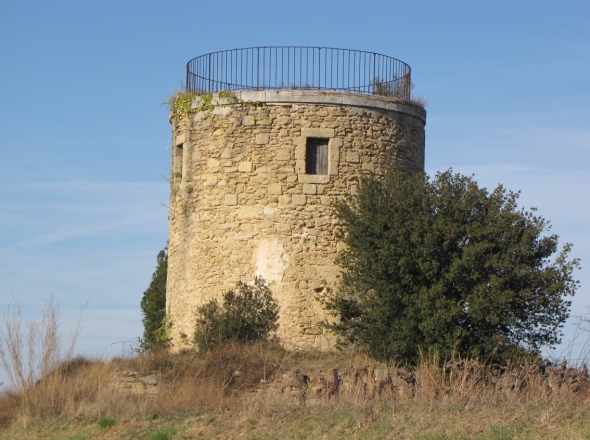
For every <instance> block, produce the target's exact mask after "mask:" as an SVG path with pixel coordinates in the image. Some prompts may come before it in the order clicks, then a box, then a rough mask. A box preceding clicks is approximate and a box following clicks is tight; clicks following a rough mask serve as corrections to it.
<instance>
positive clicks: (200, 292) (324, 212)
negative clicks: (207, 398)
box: [167, 90, 426, 349]
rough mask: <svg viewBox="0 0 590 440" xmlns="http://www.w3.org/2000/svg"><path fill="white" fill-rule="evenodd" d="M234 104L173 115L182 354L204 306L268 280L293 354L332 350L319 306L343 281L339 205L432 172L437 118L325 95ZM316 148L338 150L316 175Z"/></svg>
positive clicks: (258, 97) (276, 94) (176, 323)
mask: <svg viewBox="0 0 590 440" xmlns="http://www.w3.org/2000/svg"><path fill="white" fill-rule="evenodd" d="M226 95H227V94H224V97H221V98H220V97H219V95H217V94H214V95H213V100H212V104H213V105H212V107H211V106H210V108H208V109H207V110H203V111H198V112H196V113H192V114H189V115H187V116H185V117H184V118H182V119H180V120H178V121H176V120H175V118H174V114H171V119H170V121H171V124H172V130H173V144H172V149H173V151H172V173H171V194H170V217H169V222H170V223H169V243H168V284H167V308H168V311H169V315H170V319H171V322H172V329H171V332H172V337H173V343H174V346H175V347H177V348H181V347H182V341H183V340H186V337H188V338H189V339H190V337H191V336H192V334H193V333H194V314H195V311H196V308H197V307H198V306H199V305H202V304H203V303H205V302H207V301H209V300H211V299H212V298H218V297H220V295H221V294H222V293H224V292H225V291H227V290H228V289H229V288H233V287H235V285H236V283H237V282H238V281H244V282H251V281H253V279H254V277H255V276H261V277H263V278H264V279H265V280H266V281H267V282H268V284H269V287H270V289H271V290H272V293H273V296H274V297H275V298H276V299H277V300H278V302H279V305H280V319H279V330H278V334H277V336H278V337H279V338H280V340H281V342H282V344H283V345H284V346H285V347H287V348H298V349H306V348H316V349H330V348H333V347H334V343H335V340H334V337H333V336H332V335H330V334H326V333H325V332H324V330H323V329H322V327H321V326H320V325H319V324H320V323H321V322H322V321H324V320H325V319H328V318H329V317H328V316H327V314H326V313H325V311H324V310H323V308H322V305H321V303H320V302H319V301H318V300H317V297H318V296H319V295H322V294H323V293H325V292H326V289H328V288H337V286H338V281H339V278H340V272H339V269H338V267H337V266H336V265H335V263H334V259H335V257H336V255H337V253H338V252H339V251H340V250H341V246H342V244H341V243H339V242H338V240H337V238H336V235H335V231H336V230H337V228H338V222H337V220H336V218H335V216H334V213H333V204H334V202H336V201H338V200H343V199H344V198H345V197H347V196H349V195H351V194H352V195H354V194H355V191H356V188H357V185H358V182H359V178H360V177H361V176H363V175H369V174H378V175H379V174H382V173H383V172H384V170H385V169H386V168H387V167H388V166H391V164H392V163H397V165H398V166H399V167H400V168H402V169H405V170H407V171H408V172H416V171H423V170H424V126H425V122H426V112H425V111H424V109H423V108H422V107H420V106H416V105H412V104H409V103H404V102H401V101H399V100H398V99H396V98H393V97H386V96H378V95H362V94H353V93H339V92H329V91H320V90H280V91H250V92H235V93H233V94H232V96H231V97H230V98H228V97H227V96H226ZM201 99H202V98H196V99H195V102H194V103H193V108H195V109H198V108H200V106H201V101H200V100H201ZM310 139H311V140H312V142H311V144H310ZM313 141H319V142H320V143H321V142H325V144H327V148H326V149H325V151H323V152H322V153H321V154H326V157H325V158H322V160H325V161H326V162H327V167H325V168H323V169H322V170H321V171H320V172H316V171H315V170H312V171H311V172H310V165H309V163H308V162H309V161H310V160H312V158H311V157H309V156H310V154H311V153H310V151H312V150H310V148H313V147H310V146H309V145H313ZM313 154H316V152H315V151H314V152H313ZM317 154H320V153H317ZM313 160H315V159H313ZM318 160H319V159H318ZM184 335H186V337H185V336H184Z"/></svg>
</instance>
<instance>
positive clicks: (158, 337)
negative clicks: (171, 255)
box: [140, 249, 170, 350]
mask: <svg viewBox="0 0 590 440" xmlns="http://www.w3.org/2000/svg"><path fill="white" fill-rule="evenodd" d="M167 276H168V253H167V249H163V250H161V251H160V252H159V253H158V257H157V265H156V270H155V271H154V274H153V275H152V281H151V283H150V285H149V287H148V288H147V290H146V291H145V292H144V293H143V297H142V298H141V313H142V315H143V318H142V322H143V338H141V340H140V345H141V348H142V349H144V350H150V349H152V348H155V347H167V346H168V345H169V343H170V337H169V335H168V327H169V323H168V321H167V316H166V278H167Z"/></svg>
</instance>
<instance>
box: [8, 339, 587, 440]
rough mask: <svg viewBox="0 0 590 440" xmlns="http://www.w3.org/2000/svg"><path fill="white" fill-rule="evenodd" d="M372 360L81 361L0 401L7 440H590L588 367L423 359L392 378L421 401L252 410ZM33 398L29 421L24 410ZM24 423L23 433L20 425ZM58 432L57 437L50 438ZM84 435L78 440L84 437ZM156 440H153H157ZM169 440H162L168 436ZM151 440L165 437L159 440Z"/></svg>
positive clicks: (291, 356)
mask: <svg viewBox="0 0 590 440" xmlns="http://www.w3.org/2000/svg"><path fill="white" fill-rule="evenodd" d="M370 363H372V364H375V362H374V361H372V360H371V359H369V358H367V357H366V356H363V355H351V354H348V355H346V354H342V353H340V354H322V353H288V352H286V351H285V350H283V349H282V348H280V347H279V346H277V345H273V344H253V345H232V346H227V347H224V348H219V349H217V350H215V351H211V352H208V353H206V354H203V355H199V354H197V353H195V352H185V353H182V354H178V353H177V354H174V353H169V352H167V351H157V352H151V353H147V354H142V355H139V356H137V357H135V358H133V359H127V360H121V359H115V360H112V361H110V362H105V361H89V360H87V359H83V358H77V359H72V360H70V361H68V362H65V363H63V364H60V365H59V367H58V368H56V369H55V370H54V371H53V372H52V373H51V374H50V375H48V376H47V377H44V378H43V379H42V380H40V381H38V382H37V383H36V384H35V385H34V386H33V387H32V388H31V389H29V390H27V393H26V394H23V393H20V392H15V393H7V394H4V395H3V396H2V397H1V398H0V421H1V422H2V424H3V428H4V434H3V435H4V436H5V437H6V438H59V436H58V437H55V435H54V431H55V425H61V426H64V427H66V429H68V432H72V433H79V435H80V436H79V437H76V436H74V437H71V438H135V437H138V438H150V435H152V433H156V432H160V431H158V430H161V432H170V433H171V432H174V433H175V434H173V435H172V434H171V436H169V437H165V436H164V437H162V438H193V437H197V436H204V437H206V438H228V437H237V436H242V437H245V438H277V437H284V438H286V439H288V438H311V437H314V438H339V437H351V438H424V439H427V438H428V439H444V438H482V439H487V438H490V439H492V438H494V439H495V438H498V439H500V438H502V439H504V438H588V437H585V436H586V435H590V427H589V426H588V423H587V422H586V420H590V419H589V418H588V416H589V415H590V414H589V413H590V411H589V410H590V406H589V403H590V399H589V395H590V394H589V391H590V379H589V376H588V373H587V371H586V370H585V368H583V367H581V368H570V367H567V365H563V366H557V367H549V368H547V369H542V368H540V367H539V366H538V365H536V364H531V365H519V366H504V367H497V366H487V365H480V364H477V363H475V362H470V361H456V362H447V363H444V364H443V363H441V362H439V360H437V359H436V358H429V359H424V360H423V362H422V363H421V364H420V365H419V367H418V368H417V369H416V370H415V371H413V372H409V371H404V370H401V369H395V368H393V369H392V370H393V371H397V374H398V375H400V376H403V377H404V378H405V379H406V380H407V381H408V383H409V384H411V385H412V390H413V394H412V395H407V396H406V397H403V398H402V397H399V396H397V397H396V395H395V394H388V395H387V396H388V397H384V398H378V397H375V396H369V395H367V394H364V395H363V394H362V393H348V394H346V393H344V392H341V393H340V394H339V395H332V396H328V397H327V398H326V399H324V400H322V401H321V402H320V403H318V404H316V405H314V406H309V404H308V405H301V404H300V403H299V401H297V400H296V399H295V400H294V399H293V398H292V395H291V396H288V395H281V394H279V395H274V396H273V397H272V399H266V400H265V399H262V400H261V399H254V398H253V396H254V395H253V394H252V393H251V391H252V390H253V389H255V388H256V387H257V386H260V383H261V381H262V382H265V381H267V382H268V381H272V380H273V378H275V377H279V376H282V375H283V374H286V375H293V374H295V373H294V372H295V371H297V370H299V371H312V370H313V371H317V370H319V369H323V370H324V371H331V368H333V367H340V368H343V367H351V366H357V367H361V366H363V365H367V364H370ZM130 370H132V371H136V372H137V373H138V374H139V375H148V374H155V375H157V376H158V377H159V381H160V384H159V389H158V393H157V394H156V395H155V396H153V397H148V396H146V395H131V394H125V393H121V392H120V391H119V392H116V391H115V388H114V378H115V377H116V376H117V374H120V373H121V372H123V371H130ZM25 399H28V401H29V403H28V405H29V406H28V408H29V410H30V411H29V412H28V413H24V412H23V411H22V405H23V404H24V400H25ZM23 422H24V423H23ZM50 427H51V428H50ZM76 435H78V434H76ZM154 435H155V434H154ZM162 435H164V434H162ZM154 438H158V437H157V436H155V437H154Z"/></svg>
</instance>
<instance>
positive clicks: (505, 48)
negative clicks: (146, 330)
mask: <svg viewBox="0 0 590 440" xmlns="http://www.w3.org/2000/svg"><path fill="white" fill-rule="evenodd" d="M589 16H590V3H589V2H587V1H568V0H564V1H562V2H560V3H559V4H558V3H557V2H555V1H553V2H549V1H539V0H536V1H518V2H515V1H488V2H483V1H481V2H479V1H452V0H450V1H444V2H443V1H420V2H408V1H404V2H399V1H391V0H388V1H385V0H382V1H374V0H366V1H363V2H353V1H348V0H340V1H332V0H327V1H308V0H303V1H298V2H290V1H278V0H275V1H250V2H243V1H221V0H218V1H216V2H203V1H197V0H192V1H172V0H171V1H166V2H164V1H150V0H142V1H136V0H124V1H122V0H117V1H115V0H101V1H81V0H78V1H73V0H72V1H61V0H52V1H51V2H48V1H31V0H19V1H16V0H4V1H3V2H1V3H0V149H1V153H2V156H1V159H0V309H2V310H4V309H5V308H6V306H7V304H9V303H10V302H11V301H12V298H15V299H16V300H18V301H19V302H20V303H21V304H22V305H23V308H24V313H25V315H26V316H30V317H36V316H39V314H40V310H41V305H42V303H43V301H44V300H46V299H47V298H48V297H50V296H51V295H54V297H55V298H56V299H57V300H58V301H59V302H60V303H61V309H62V317H63V325H62V327H63V330H64V333H65V334H66V335H67V333H68V332H69V331H71V329H72V327H73V323H74V322H75V320H76V319H77V316H78V312H79V308H80V306H82V305H84V304H87V305H86V309H85V312H84V330H83V333H82V335H81V337H80V339H79V344H78V349H79V351H81V352H84V353H87V354H94V355H101V356H110V355H119V354H121V352H122V350H123V345H124V344H123V343H122V342H123V341H134V340H136V338H137V337H138V336H140V335H141V333H142V326H141V315H140V309H139V301H140V299H141V296H142V293H143V291H144V290H145V289H146V287H147V286H148V284H149V281H150V278H151V274H152V272H153V269H154V266H155V262H156V254H157V253H158V251H159V250H160V249H162V248H163V247H164V246H165V243H166V237H167V208H166V205H167V204H168V202H167V200H168V185H167V182H166V177H167V174H168V172H169V169H170V165H169V150H168V148H169V145H170V126H169V124H168V121H167V110H166V108H164V107H161V106H160V103H161V102H163V101H164V100H165V99H166V97H167V96H168V95H169V94H170V93H171V92H172V91H173V90H175V89H179V88H180V87H181V83H182V81H183V79H184V74H185V64H186V62H187V61H188V60H189V59H191V58H194V57H196V56H198V55H201V54H205V53H208V52H213V51H217V50H224V49H232V48H240V47H250V46H264V45H267V46H271V45H309V46H325V47H342V48H349V49H360V50H366V51H371V52H378V53H382V54H385V55H390V56H393V57H396V58H399V59H401V60H403V61H405V62H406V63H408V64H409V65H410V66H411V67H412V74H413V81H414V83H415V84H416V88H415V90H414V94H415V95H422V96H424V97H425V98H426V99H427V101H428V103H429V104H428V106H427V111H428V118H427V125H426V169H427V172H428V173H429V174H434V173H435V172H436V171H439V170H446V169H448V168H449V167H453V168H454V169H455V170H456V171H459V172H461V173H464V174H472V173H474V174H475V179H476V180H477V181H478V182H479V183H480V184H481V185H482V186H486V187H488V188H493V187H495V186H496V185H497V184H498V183H502V184H504V185H505V186H506V187H507V188H509V189H512V190H522V196H521V202H522V204H523V206H525V207H530V206H536V207H537V208H538V209H539V212H540V214H541V215H543V216H544V217H546V218H548V219H549V220H551V222H552V224H553V229H552V232H555V233H557V234H558V235H559V236H560V237H561V241H562V242H566V241H567V242H573V243H574V251H573V256H576V257H580V258H582V263H583V264H582V266H583V267H584V266H585V264H584V263H585V262H587V261H590V232H589V231H588V227H587V226H588V220H587V219H588V215H589V214H590V208H589V206H588V199H589V196H588V194H589V191H590V152H589V149H588V147H589V146H590V116H589V115H590V112H589V111H588V103H589V102H590V87H589V85H588V80H589V79H590V73H589V72H590V26H588V24H587V19H588V17H589ZM577 275H579V279H580V280H581V281H582V288H581V289H580V290H579V292H578V295H577V296H576V298H575V299H574V303H573V310H572V313H573V314H574V315H581V314H584V313H587V311H586V307H587V305H588V304H589V303H590V277H589V276H588V275H587V271H586V270H585V269H583V270H582V271H580V272H578V274H577ZM572 323H573V321H572ZM565 330H566V336H565V338H564V344H563V347H569V346H572V342H571V341H572V338H573V335H574V326H573V324H569V325H568V326H567V327H566V329H565ZM584 338H585V336H584ZM579 341H580V340H578V342H579ZM578 342H576V343H575V344H577V343H578ZM575 344H574V345H575ZM576 350H578V351H579V346H578V348H577V349H574V350H573V352H576ZM575 356H577V355H574V357H575Z"/></svg>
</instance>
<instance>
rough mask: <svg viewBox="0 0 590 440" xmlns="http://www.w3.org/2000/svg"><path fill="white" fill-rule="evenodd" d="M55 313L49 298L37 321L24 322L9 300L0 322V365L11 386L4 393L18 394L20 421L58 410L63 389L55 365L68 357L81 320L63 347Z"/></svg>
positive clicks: (16, 305)
mask: <svg viewBox="0 0 590 440" xmlns="http://www.w3.org/2000/svg"><path fill="white" fill-rule="evenodd" d="M59 314H60V307H59V304H58V303H56V302H55V301H54V300H53V297H51V298H50V299H49V300H48V301H47V302H46V303H45V304H44V306H43V316H42V318H41V320H37V321H36V320H32V321H25V320H24V319H23V316H22V309H21V306H20V304H18V303H17V302H16V301H13V303H12V305H10V306H9V307H8V310H7V311H6V313H5V315H4V318H3V322H2V325H0V365H1V366H2V368H3V370H4V371H5V374H6V376H7V377H8V378H9V380H10V383H11V385H12V393H9V394H8V395H9V396H11V395H16V396H18V398H17V399H16V400H15V402H16V403H17V405H16V408H17V410H18V411H19V412H20V416H21V417H22V418H23V420H27V419H29V418H31V417H33V416H39V417H44V416H46V415H48V414H55V413H59V412H60V411H61V410H62V406H63V402H64V399H65V393H66V391H65V390H64V388H63V374H61V373H60V371H59V366H60V365H61V364H62V363H64V362H66V363H67V362H69V361H71V360H72V356H73V352H74V348H75V345H76V340H77V338H78V335H79V334H80V331H81V329H82V320H81V317H80V319H79V320H78V323H77V326H76V328H75V330H74V333H73V335H72V338H71V340H70V342H69V343H68V344H67V345H65V347H64V344H63V342H62V338H61V336H60V334H59Z"/></svg>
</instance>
